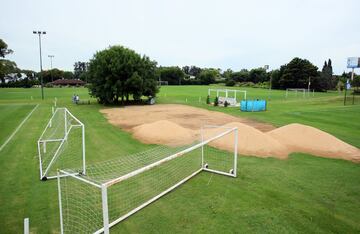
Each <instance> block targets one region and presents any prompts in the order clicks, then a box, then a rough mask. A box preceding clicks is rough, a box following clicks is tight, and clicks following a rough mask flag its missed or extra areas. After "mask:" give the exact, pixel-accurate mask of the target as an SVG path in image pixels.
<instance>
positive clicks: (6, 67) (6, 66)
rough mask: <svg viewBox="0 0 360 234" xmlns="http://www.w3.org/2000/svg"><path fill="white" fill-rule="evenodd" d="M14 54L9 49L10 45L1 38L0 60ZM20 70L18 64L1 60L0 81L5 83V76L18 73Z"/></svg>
mask: <svg viewBox="0 0 360 234" xmlns="http://www.w3.org/2000/svg"><path fill="white" fill-rule="evenodd" d="M11 53H13V51H12V50H11V49H8V45H7V44H6V43H5V42H4V41H3V40H2V39H1V38H0V58H5V56H6V55H8V54H11ZM19 70H20V69H19V68H18V67H17V66H16V63H15V62H13V61H10V60H7V59H0V81H1V82H2V83H4V81H5V76H6V75H7V74H9V73H18V72H19Z"/></svg>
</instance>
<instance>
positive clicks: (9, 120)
mask: <svg viewBox="0 0 360 234" xmlns="http://www.w3.org/2000/svg"><path fill="white" fill-rule="evenodd" d="M35 108H36V105H35V106H34V105H26V104H20V105H13V104H9V105H0V112H1V115H0V151H1V150H2V149H3V148H4V147H5V145H6V144H7V143H8V142H9V141H10V140H11V138H12V137H13V135H14V134H16V132H17V131H18V130H19V128H20V127H21V126H22V124H23V123H24V122H25V121H26V120H27V118H28V117H29V116H30V115H31V113H32V111H33V110H34V109H35Z"/></svg>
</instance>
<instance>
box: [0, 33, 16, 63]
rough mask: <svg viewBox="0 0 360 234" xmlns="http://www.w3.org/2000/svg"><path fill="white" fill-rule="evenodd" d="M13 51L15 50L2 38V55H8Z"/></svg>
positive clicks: (0, 52) (0, 54) (0, 47)
mask: <svg viewBox="0 0 360 234" xmlns="http://www.w3.org/2000/svg"><path fill="white" fill-rule="evenodd" d="M12 53H13V51H12V50H11V49H8V45H7V44H6V43H5V42H4V41H3V40H2V39H1V38H0V57H1V58H5V56H6V55H8V54H12Z"/></svg>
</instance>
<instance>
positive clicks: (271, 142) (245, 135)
mask: <svg viewBox="0 0 360 234" xmlns="http://www.w3.org/2000/svg"><path fill="white" fill-rule="evenodd" d="M224 127H237V128H238V154H242V155H252V156H258V157H276V158H281V159H284V158H287V156H288V154H289V151H288V149H287V148H286V147H285V146H283V145H282V144H281V143H279V142H278V141H277V140H275V139H273V138H272V137H270V136H268V135H266V134H264V133H263V132H261V131H259V130H257V129H255V128H253V127H251V126H248V125H246V124H243V123H238V122H233V123H228V124H225V125H224ZM224 131H225V129H223V128H217V129H211V130H205V131H204V133H205V134H204V135H205V139H209V138H210V137H212V136H216V135H217V134H220V133H222V132H224ZM210 145H211V146H214V147H216V148H219V149H223V150H227V151H231V152H233V151H234V134H233V133H230V134H227V135H225V136H224V137H221V138H220V139H218V140H215V141H213V142H211V143H210Z"/></svg>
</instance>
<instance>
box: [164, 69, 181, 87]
mask: <svg viewBox="0 0 360 234" xmlns="http://www.w3.org/2000/svg"><path fill="white" fill-rule="evenodd" d="M158 74H159V76H160V80H161V81H167V82H168V84H169V85H181V80H182V79H184V77H185V73H184V72H183V70H182V69H180V68H179V67H159V68H158Z"/></svg>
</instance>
